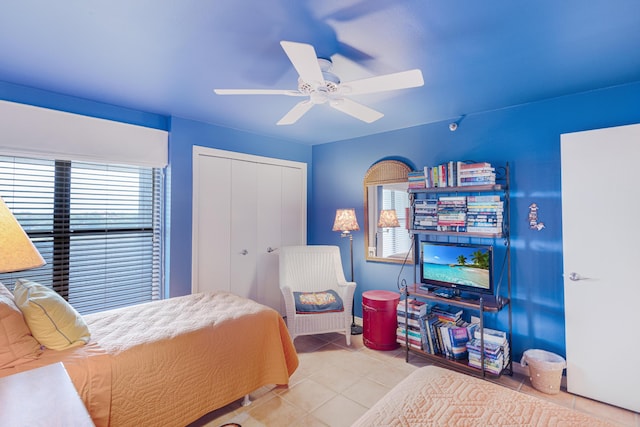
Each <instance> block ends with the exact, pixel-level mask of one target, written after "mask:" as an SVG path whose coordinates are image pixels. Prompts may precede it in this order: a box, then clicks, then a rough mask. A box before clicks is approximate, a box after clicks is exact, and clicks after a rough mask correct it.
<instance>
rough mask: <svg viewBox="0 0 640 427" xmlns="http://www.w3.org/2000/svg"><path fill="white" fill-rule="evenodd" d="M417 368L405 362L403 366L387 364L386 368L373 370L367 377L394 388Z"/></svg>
mask: <svg viewBox="0 0 640 427" xmlns="http://www.w3.org/2000/svg"><path fill="white" fill-rule="evenodd" d="M415 369H417V368H416V367H415V366H412V365H409V364H405V365H403V366H385V367H384V369H377V370H372V371H370V372H368V373H367V375H366V377H367V378H368V379H370V380H372V381H375V382H377V383H378V384H382V385H384V386H385V387H387V388H392V387H394V386H395V385H396V384H398V383H399V382H400V381H402V380H403V379H404V378H406V376H407V375H409V374H410V373H411V372H413V371H414V370H415Z"/></svg>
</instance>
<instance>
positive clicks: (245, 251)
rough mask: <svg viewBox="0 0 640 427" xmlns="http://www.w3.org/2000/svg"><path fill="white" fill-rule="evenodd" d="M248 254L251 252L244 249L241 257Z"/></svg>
mask: <svg viewBox="0 0 640 427" xmlns="http://www.w3.org/2000/svg"><path fill="white" fill-rule="evenodd" d="M248 253H249V251H248V250H246V249H243V250H241V251H240V255H246V254H248Z"/></svg>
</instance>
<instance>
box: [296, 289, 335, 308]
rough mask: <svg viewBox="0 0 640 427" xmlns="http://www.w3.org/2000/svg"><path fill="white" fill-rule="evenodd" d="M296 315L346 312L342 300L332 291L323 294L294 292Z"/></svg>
mask: <svg viewBox="0 0 640 427" xmlns="http://www.w3.org/2000/svg"><path fill="white" fill-rule="evenodd" d="M293 299H294V300H295V301H296V313H298V314H309V313H326V312H336V311H344V305H343V304H342V298H340V295H338V294H337V293H336V291H334V290H332V289H328V290H326V291H322V292H294V293H293Z"/></svg>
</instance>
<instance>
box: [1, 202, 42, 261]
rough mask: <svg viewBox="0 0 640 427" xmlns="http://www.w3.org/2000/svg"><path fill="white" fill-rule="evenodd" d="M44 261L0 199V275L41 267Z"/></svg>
mask: <svg viewBox="0 0 640 427" xmlns="http://www.w3.org/2000/svg"><path fill="white" fill-rule="evenodd" d="M44 264H45V261H44V259H43V258H42V256H41V255H40V252H38V249H36V247H35V246H34V245H33V243H32V242H31V239H29V236H27V233H25V232H24V230H23V229H22V227H21V226H20V224H19V223H18V220H16V218H15V217H14V216H13V214H12V213H11V211H10V210H9V208H8V207H7V205H6V204H5V203H4V200H2V198H0V273H9V272H14V271H22V270H28V269H31V268H36V267H40V266H43V265H44Z"/></svg>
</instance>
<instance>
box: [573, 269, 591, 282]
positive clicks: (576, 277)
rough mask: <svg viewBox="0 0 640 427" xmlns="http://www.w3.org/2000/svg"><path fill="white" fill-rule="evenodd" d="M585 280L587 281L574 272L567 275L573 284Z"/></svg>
mask: <svg viewBox="0 0 640 427" xmlns="http://www.w3.org/2000/svg"><path fill="white" fill-rule="evenodd" d="M586 279H588V277H582V276H581V275H579V274H578V273H576V272H573V271H572V272H571V273H569V280H573V281H574V282H577V281H578V280H586Z"/></svg>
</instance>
